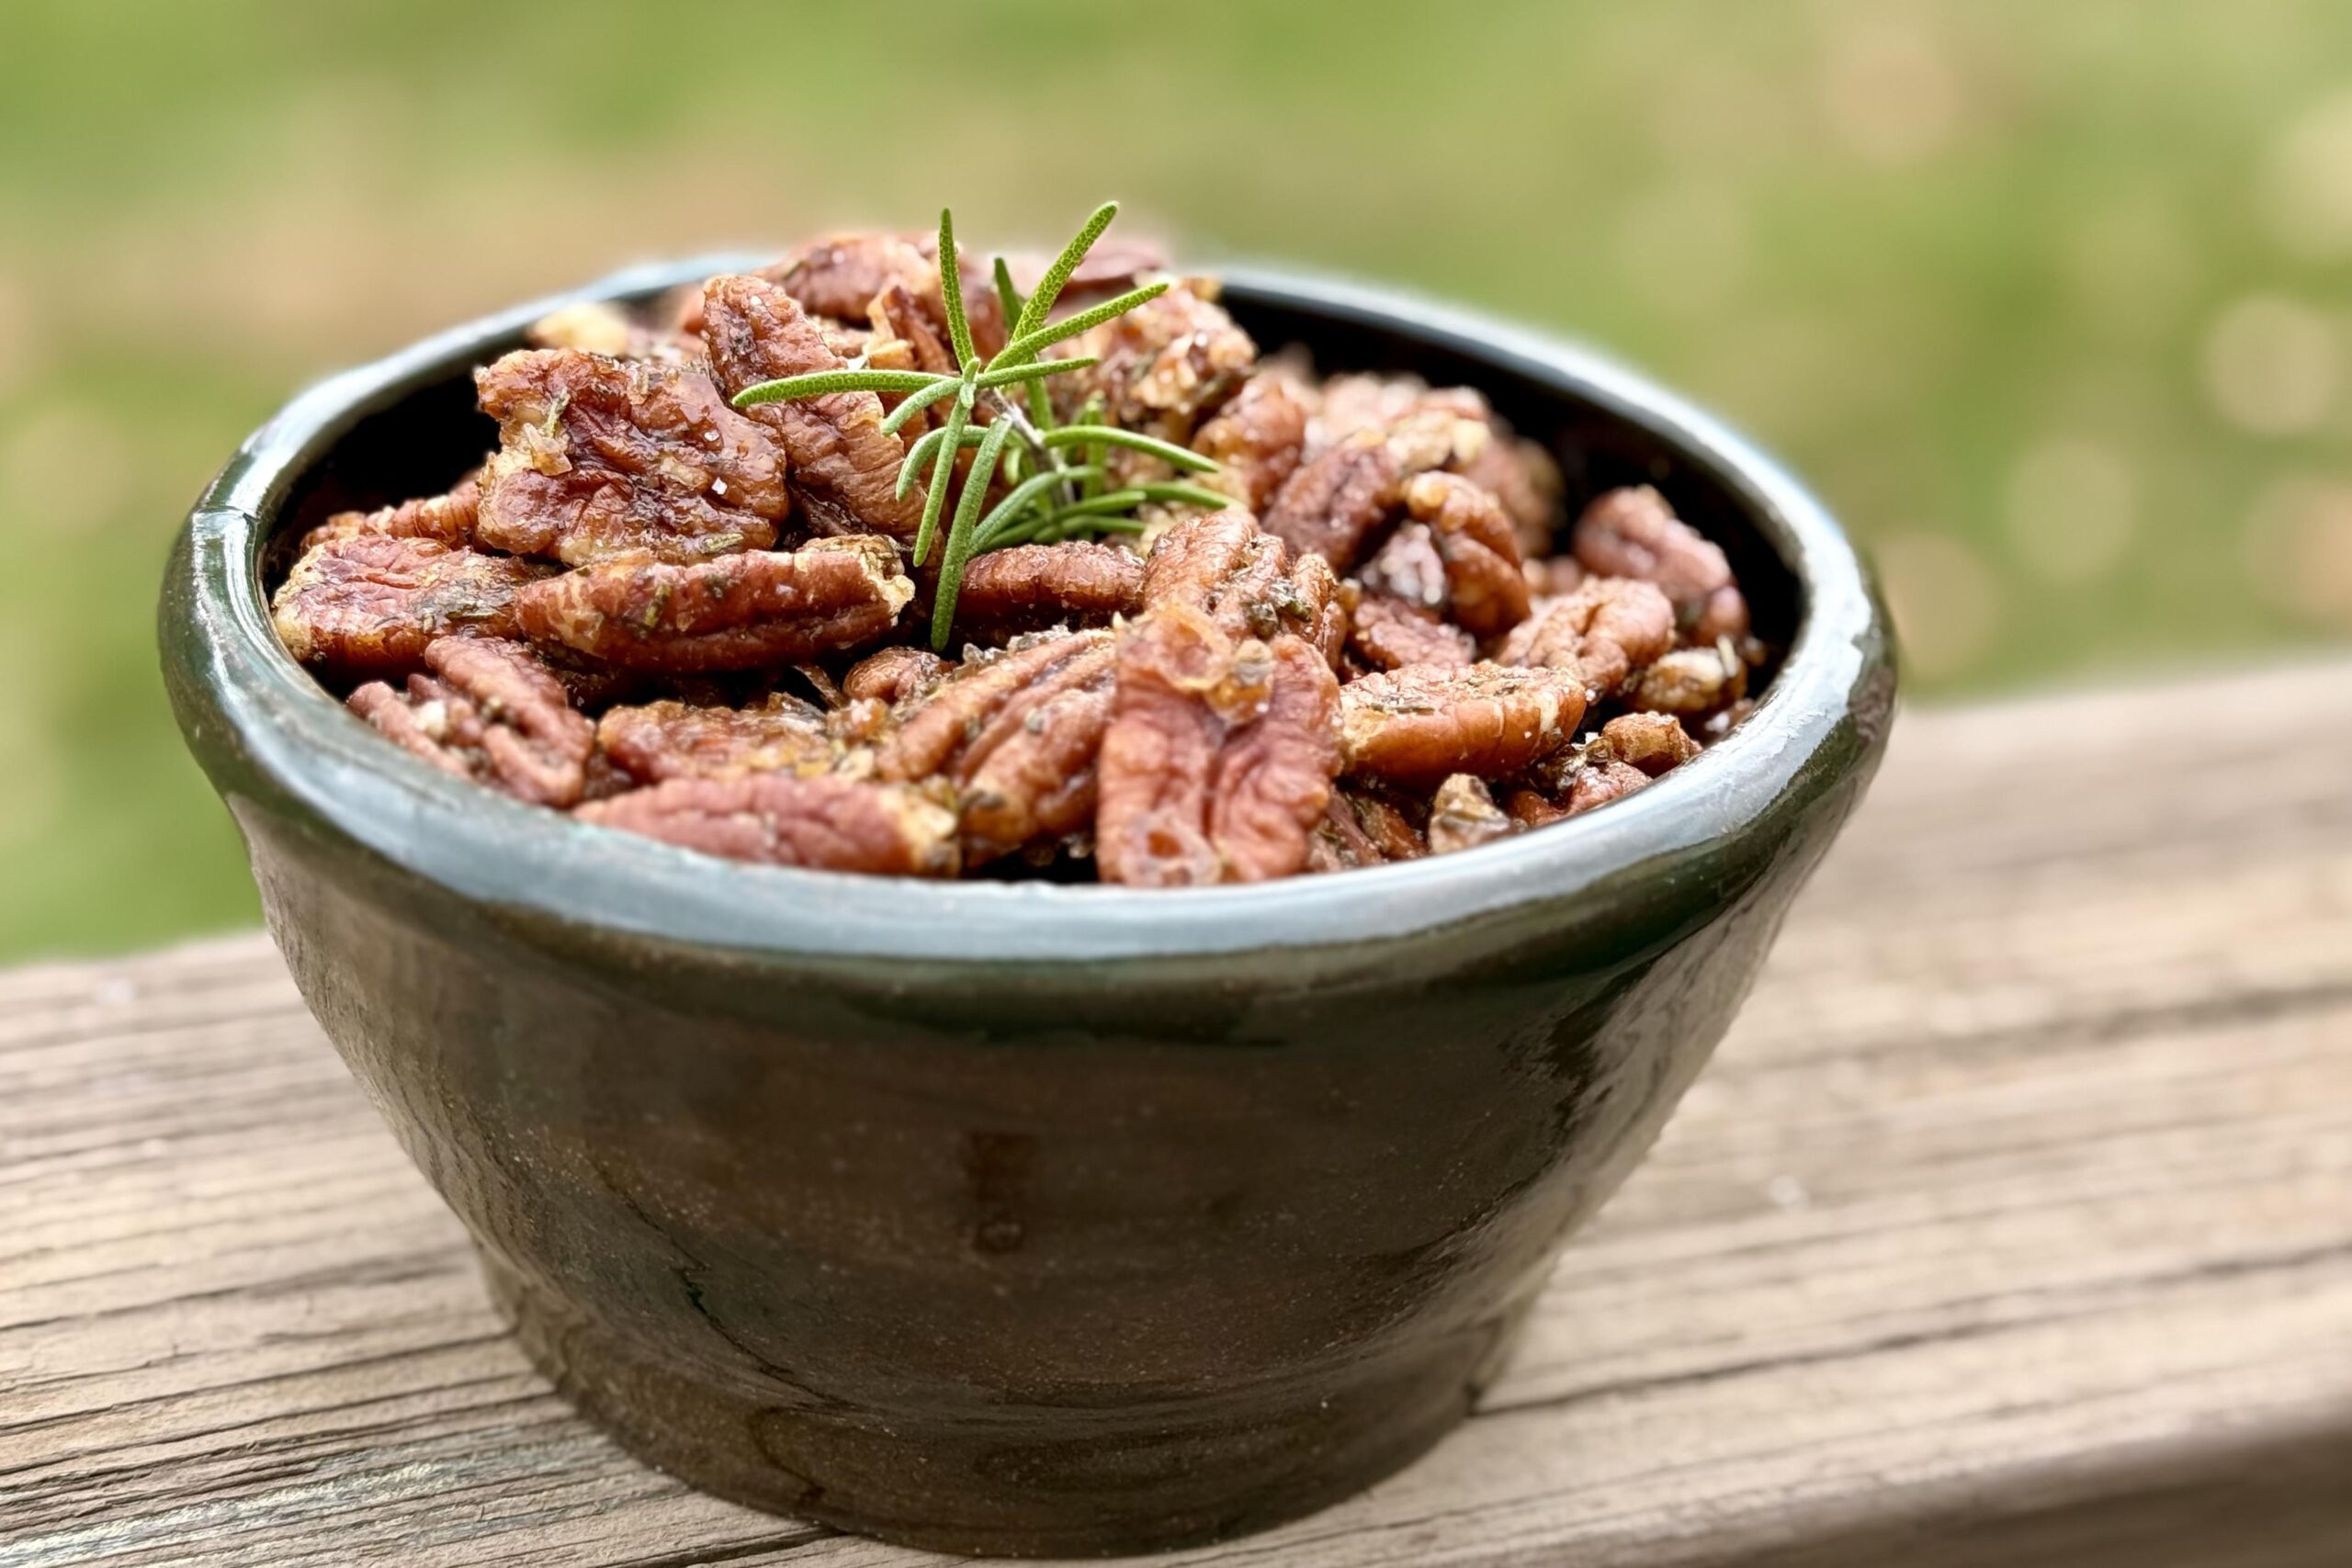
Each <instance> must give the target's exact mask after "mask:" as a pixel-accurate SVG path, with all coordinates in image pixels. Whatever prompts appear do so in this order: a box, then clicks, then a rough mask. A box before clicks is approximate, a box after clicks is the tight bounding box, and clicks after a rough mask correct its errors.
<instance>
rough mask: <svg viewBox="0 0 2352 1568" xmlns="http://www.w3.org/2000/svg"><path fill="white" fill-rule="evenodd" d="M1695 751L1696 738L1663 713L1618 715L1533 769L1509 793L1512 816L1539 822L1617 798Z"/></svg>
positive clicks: (1530, 824) (1539, 824)
mask: <svg viewBox="0 0 2352 1568" xmlns="http://www.w3.org/2000/svg"><path fill="white" fill-rule="evenodd" d="M1698 754H1699V743H1698V742H1697V741H1695V740H1693V739H1691V737H1690V736H1689V735H1688V734H1686V733H1684V731H1683V728H1682V726H1681V724H1680V723H1679V721H1678V720H1676V719H1675V718H1673V717H1672V716H1669V715H1667V714H1659V713H1629V714H1620V715H1619V716H1617V717H1615V718H1612V719H1611V720H1610V721H1609V722H1608V723H1607V724H1605V725H1602V726H1601V727H1600V734H1599V735H1597V736H1594V737H1593V738H1592V739H1591V740H1589V742H1587V743H1586V744H1585V745H1584V746H1582V747H1579V748H1577V749H1576V750H1573V751H1569V752H1565V753H1562V754H1561V755H1560V756H1558V757H1556V758H1555V759H1553V760H1552V761H1548V762H1546V763H1544V765H1543V766H1542V767H1541V768H1538V769H1536V770H1535V771H1534V772H1533V773H1532V774H1531V775H1530V776H1529V777H1528V778H1527V779H1526V780H1525V781H1524V782H1523V783H1522V784H1520V785H1519V786H1518V787H1517V788H1514V789H1513V790H1511V792H1510V796H1509V799H1508V802H1507V805H1508V807H1509V809H1510V815H1511V817H1512V818H1513V819H1514V820H1516V821H1518V822H1520V823H1521V824H1522V825H1523V826H1527V827H1542V826H1544V824H1545V823H1548V822H1557V821H1559V820H1561V819H1562V818H1568V817H1576V816H1579V815H1581V814H1582V813H1584V812H1587V811H1590V810H1592V809H1593V808H1594V807H1600V806H1606V805H1608V804H1609V803H1610V802H1611V801H1612V800H1622V799H1623V798H1624V797H1625V796H1626V795H1631V794H1633V793H1634V791H1635V790H1637V789H1640V788H1642V787H1644V786H1645V785H1646V784H1648V783H1649V782H1650V781H1651V780H1652V779H1655V778H1657V777H1660V776H1661V775H1663V774H1665V773H1670V772H1672V771H1673V770H1674V769H1676V768H1679V767H1680V766H1681V765H1682V764H1683V763H1685V762H1687V761H1690V760H1691V758H1693V757H1695V756H1697V755H1698Z"/></svg>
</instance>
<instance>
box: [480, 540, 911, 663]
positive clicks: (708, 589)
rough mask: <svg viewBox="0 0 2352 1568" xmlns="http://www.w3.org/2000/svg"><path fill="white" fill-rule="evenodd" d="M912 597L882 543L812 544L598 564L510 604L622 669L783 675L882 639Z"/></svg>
mask: <svg viewBox="0 0 2352 1568" xmlns="http://www.w3.org/2000/svg"><path fill="white" fill-rule="evenodd" d="M913 597H914V584H913V583H912V582H910V581H908V579H907V577H906V575H905V573H903V572H902V571H900V570H899V557H898V552H897V551H896V550H895V549H894V548H893V547H891V545H890V543H889V541H888V540H887V539H878V538H876V537H874V536H871V535H852V536H848V537H845V538H839V539H819V540H816V541H814V542H813V543H810V544H808V545H804V546H802V547H800V548H799V549H797V550H795V551H793V552H791V553H790V554H785V553H782V552H778V551H770V550H752V551H747V552H745V553H744V554H741V555H733V556H721V557H719V558H718V559H716V560H707V561H700V562H697V563H695V565H692V566H674V565H672V564H669V563H667V562H664V561H658V560H654V559H652V558H649V557H644V556H638V557H628V558H619V559H616V560H608V561H600V562H598V563H597V564H595V565H594V566H584V567H582V568H580V569H579V570H575V571H570V572H566V573H565V574H564V575H563V576H561V577H558V578H553V579H550V580H548V581H545V582H535V583H533V584H531V585H530V587H528V588H527V589H526V590H524V591H523V592H522V593H520V594H519V595H517V597H516V604H515V608H516V610H517V611H518V612H519V614H520V616H521V620H522V624H523V626H524V629H526V631H528V632H529V633H530V635H531V636H533V637H538V638H542V639H545V640H548V641H554V642H561V643H564V644H566V645H568V646H570V647H571V648H575V649H579V650H580V651H581V652H582V653H587V654H593V655H594V656H595V657H596V658H598V659H602V660H606V661H607V662H609V663H612V664H616V665H619V666H621V667H622V668H624V669H631V670H662V671H673V672H679V673H695V672H699V671H714V670H752V669H758V668H760V667H763V666H766V665H775V664H790V663H795V662H797V661H799V660H807V659H812V658H814V657H816V656H817V655H819V654H821V653H829V652H832V651H835V650H838V649H851V648H855V647H857V646H858V645H859V644H861V643H867V642H872V641H873V640H874V639H875V638H876V637H880V636H881V635H882V634H883V633H885V632H887V631H888V630H889V629H890V626H891V625H892V623H894V622H895V621H896V620H897V619H898V616H899V611H900V610H901V609H903V608H905V606H906V604H907V602H908V601H909V600H910V599H912V598H913Z"/></svg>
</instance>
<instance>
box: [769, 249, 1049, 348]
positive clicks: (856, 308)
mask: <svg viewBox="0 0 2352 1568" xmlns="http://www.w3.org/2000/svg"><path fill="white" fill-rule="evenodd" d="M960 259H961V261H962V264H963V265H961V266H960V267H959V268H958V269H957V276H959V277H960V279H961V280H962V283H963V293H964V314H965V319H966V320H967V322H968V323H969V324H970V326H971V329H972V342H973V345H974V346H975V347H976V348H977V349H978V351H979V352H980V353H981V354H984V355H991V354H994V353H995V352H996V351H997V350H998V349H1000V348H1002V347H1003V346H1004V326H1005V323H1004V311H1003V309H1002V307H1001V305H1000V304H999V302H998V300H997V297H996V284H995V281H994V279H993V278H992V277H991V276H989V271H988V269H987V268H986V267H984V266H982V265H979V263H978V262H977V261H976V260H975V259H974V258H973V257H972V256H970V255H965V256H963V257H961V258H960ZM759 276H761V277H762V278H763V279H764V280H765V281H767V282H769V283H773V284H775V285H776V286H778V287H779V288H782V289H783V290H784V291H785V292H786V294H789V295H791V296H792V298H793V299H796V300H797V301H798V302H799V304H800V307H801V309H802V310H807V311H809V312H810V313H811V314H814V315H819V316H830V317H832V318H834V319H835V320H837V321H865V320H866V319H867V318H868V315H869V314H870V312H871V311H872V310H873V307H874V302H875V300H876V298H877V297H878V296H880V295H881V294H883V293H884V292H885V291H886V290H888V289H889V288H891V287H892V286H893V285H896V286H898V287H899V288H903V289H904V290H906V292H907V293H908V295H909V296H910V297H911V298H912V299H913V300H914V302H915V304H916V306H917V308H918V309H919V310H922V314H923V319H924V321H926V322H927V323H928V324H929V326H930V328H931V331H932V333H933V336H934V337H935V338H937V340H938V341H939V342H941V343H943V344H944V343H945V342H946V341H947V338H948V332H947V304H946V301H945V299H944V298H943V297H942V296H941V293H940V288H939V236H938V235H937V234H935V233H925V234H917V233H889V232H887V231H885V232H865V233H852V234H833V235H829V236H827V237H826V238H824V239H821V240H816V241H812V242H811V243H809V244H806V245H803V246H801V247H800V248H799V249H798V250H797V251H795V252H793V253H792V254H790V255H788V256H786V257H785V259H784V260H782V261H780V262H777V263H776V264H775V265H773V266H766V267H762V268H761V269H760V273H759Z"/></svg>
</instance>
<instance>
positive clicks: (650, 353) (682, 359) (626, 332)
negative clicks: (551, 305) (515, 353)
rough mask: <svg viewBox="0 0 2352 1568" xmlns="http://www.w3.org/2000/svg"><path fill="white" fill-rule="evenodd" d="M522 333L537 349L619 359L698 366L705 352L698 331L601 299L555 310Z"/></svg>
mask: <svg viewBox="0 0 2352 1568" xmlns="http://www.w3.org/2000/svg"><path fill="white" fill-rule="evenodd" d="M523 337H524V340H525V341H526V342H527V343H529V344H530V345H531V346H532V347H533V348H576V349H578V350H580V351H581V352H582V353H583V354H602V355H609V356H610V357H612V358H615V359H655V360H660V361H662V363H664V364H668V365H684V366H694V367H700V366H701V365H702V364H703V363H704V357H705V356H704V353H703V346H702V339H701V338H700V337H699V336H697V335H695V333H684V332H679V331H675V330H673V329H665V328H659V327H656V326H654V325H653V324H652V323H651V321H650V320H649V319H648V318H647V317H645V316H644V315H643V314H642V313H640V312H639V311H635V310H623V309H622V308H621V307H620V306H618V305H615V304H611V303H608V302H606V301H605V300H601V299H589V300H582V301H580V302H579V303H577V304H571V305H565V306H561V307H560V308H558V309H556V310H550V311H548V313H547V314H546V315H544V316H541V317H540V318H539V319H538V320H537V321H533V322H532V323H531V324H530V325H529V326H528V327H527V328H526V329H524V333H523Z"/></svg>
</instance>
